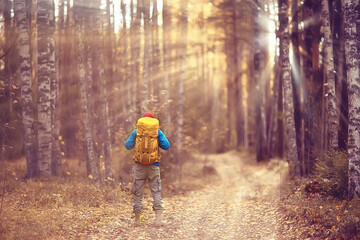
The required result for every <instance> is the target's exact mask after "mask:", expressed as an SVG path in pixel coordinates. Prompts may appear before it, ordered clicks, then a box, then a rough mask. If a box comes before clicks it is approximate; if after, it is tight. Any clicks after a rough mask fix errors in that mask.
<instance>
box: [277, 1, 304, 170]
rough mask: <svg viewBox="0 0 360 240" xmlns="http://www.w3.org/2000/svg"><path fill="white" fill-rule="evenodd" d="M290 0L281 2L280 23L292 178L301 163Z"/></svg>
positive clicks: (285, 108) (288, 159) (288, 152)
mask: <svg viewBox="0 0 360 240" xmlns="http://www.w3.org/2000/svg"><path fill="white" fill-rule="evenodd" d="M288 8H289V5H288V0H280V1H279V21H280V33H281V37H280V42H281V43H280V46H281V49H280V59H281V66H282V78H283V81H284V86H283V96H284V110H285V121H286V124H285V128H286V137H287V161H288V162H289V165H290V174H291V176H299V175H300V163H299V159H298V153H297V146H296V131H295V120H294V102H293V89H292V82H291V74H290V60H289V29H288V27H289V26H288Z"/></svg>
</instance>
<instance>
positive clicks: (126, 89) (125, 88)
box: [119, 0, 133, 122]
mask: <svg viewBox="0 0 360 240" xmlns="http://www.w3.org/2000/svg"><path fill="white" fill-rule="evenodd" d="M121 11H122V17H123V45H124V46H123V47H124V56H122V58H123V59H124V60H123V65H125V66H124V67H125V75H124V76H123V78H124V80H123V83H124V84H123V85H122V87H123V89H119V92H123V93H124V94H123V95H124V96H125V99H124V100H125V106H126V108H125V109H126V111H127V112H128V113H129V115H127V116H126V117H129V122H132V121H133V120H132V114H131V112H130V109H132V106H131V98H132V97H131V95H132V94H131V85H132V83H131V78H130V76H131V69H130V64H129V60H130V59H129V46H128V30H127V26H126V4H125V3H124V1H123V0H122V1H121Z"/></svg>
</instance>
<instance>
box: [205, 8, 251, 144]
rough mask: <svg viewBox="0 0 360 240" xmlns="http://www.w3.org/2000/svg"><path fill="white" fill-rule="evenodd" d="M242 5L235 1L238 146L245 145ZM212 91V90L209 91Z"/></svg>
mask: <svg viewBox="0 0 360 240" xmlns="http://www.w3.org/2000/svg"><path fill="white" fill-rule="evenodd" d="M240 8H241V6H240V5H239V3H238V2H237V1H235V2H234V48H235V59H234V62H235V89H236V90H235V91H236V92H235V103H236V104H235V106H236V107H235V109H234V110H235V118H236V146H240V145H243V143H244V141H243V140H244V117H243V116H244V114H243V104H242V102H243V96H242V95H243V94H242V81H241V80H242V75H243V74H244V73H243V72H242V69H241V65H242V59H241V55H242V52H243V49H242V45H241V42H240V41H241V40H240V38H241V33H240V31H241V19H240ZM209 92H210V91H209Z"/></svg>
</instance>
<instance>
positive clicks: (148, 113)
mask: <svg viewBox="0 0 360 240" xmlns="http://www.w3.org/2000/svg"><path fill="white" fill-rule="evenodd" d="M143 117H151V118H155V117H154V114H152V113H151V112H146V113H144V115H143Z"/></svg>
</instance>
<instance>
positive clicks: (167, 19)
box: [163, 0, 172, 137]
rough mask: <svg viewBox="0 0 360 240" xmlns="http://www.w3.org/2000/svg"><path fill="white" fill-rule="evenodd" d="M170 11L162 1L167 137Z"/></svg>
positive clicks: (169, 134)
mask: <svg viewBox="0 0 360 240" xmlns="http://www.w3.org/2000/svg"><path fill="white" fill-rule="evenodd" d="M170 22H171V18H170V9H169V2H168V0H164V3H163V61H164V63H163V66H164V70H163V71H164V79H163V81H164V84H163V85H164V94H165V96H164V104H165V111H164V120H165V130H166V132H167V134H168V136H169V137H170V136H171V132H172V131H171V129H170V127H171V113H170V76H169V72H170V61H169V59H170V57H171V51H170V34H169V30H170V27H171V26H170Z"/></svg>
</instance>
